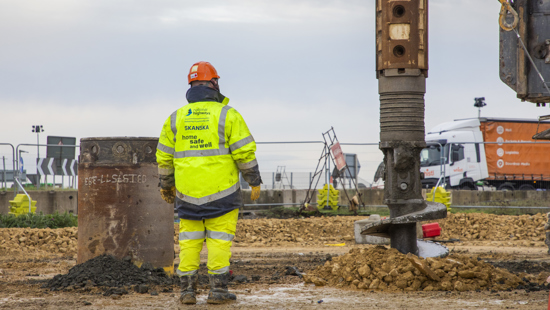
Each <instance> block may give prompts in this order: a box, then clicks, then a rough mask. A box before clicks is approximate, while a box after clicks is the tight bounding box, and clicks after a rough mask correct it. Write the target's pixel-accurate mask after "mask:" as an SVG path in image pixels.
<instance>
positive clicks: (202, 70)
mask: <svg viewBox="0 0 550 310" xmlns="http://www.w3.org/2000/svg"><path fill="white" fill-rule="evenodd" d="M219 78H220V76H219V75H218V72H217V71H216V68H214V66H212V64H210V63H209V62H206V61H199V62H197V63H195V64H193V65H192V66H191V69H190V70H189V75H188V76H187V80H188V81H189V84H191V82H193V81H210V80H211V79H219Z"/></svg>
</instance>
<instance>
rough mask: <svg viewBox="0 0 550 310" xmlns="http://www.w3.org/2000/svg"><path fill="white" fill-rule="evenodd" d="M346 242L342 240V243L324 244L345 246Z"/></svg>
mask: <svg viewBox="0 0 550 310" xmlns="http://www.w3.org/2000/svg"><path fill="white" fill-rule="evenodd" d="M345 245H346V243H345V242H343V243H327V244H325V246H345Z"/></svg>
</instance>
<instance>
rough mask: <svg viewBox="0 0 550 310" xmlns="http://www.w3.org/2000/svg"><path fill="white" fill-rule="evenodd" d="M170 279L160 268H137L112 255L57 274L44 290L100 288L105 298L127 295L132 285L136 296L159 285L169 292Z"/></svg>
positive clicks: (127, 261)
mask: <svg viewBox="0 0 550 310" xmlns="http://www.w3.org/2000/svg"><path fill="white" fill-rule="evenodd" d="M173 279H174V278H172V277H169V276H168V275H166V273H165V272H164V270H163V269H162V268H156V269H154V268H152V267H151V265H150V264H147V263H146V264H144V265H143V266H141V268H138V267H137V266H136V265H134V264H133V263H132V262H131V260H130V259H129V258H126V259H123V260H120V259H116V258H115V257H113V256H111V255H100V256H97V257H95V258H93V259H90V260H88V261H86V262H84V263H82V264H80V265H76V266H74V267H73V268H71V269H70V270H69V273H68V274H66V275H61V274H58V275H56V276H55V277H54V278H53V279H51V280H49V281H48V282H47V283H46V284H45V285H44V286H43V287H44V288H49V289H50V290H52V291H56V290H65V291H72V290H84V291H86V290H90V289H91V288H93V287H99V288H101V289H103V290H104V291H105V293H106V295H111V294H118V295H122V294H128V291H127V289H128V288H130V287H132V286H133V287H134V290H136V291H137V292H139V293H146V292H147V291H148V290H149V288H150V286H159V285H160V286H164V289H165V290H170V289H171V286H172V284H173V283H174V280H173Z"/></svg>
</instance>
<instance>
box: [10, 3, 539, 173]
mask: <svg viewBox="0 0 550 310" xmlns="http://www.w3.org/2000/svg"><path fill="white" fill-rule="evenodd" d="M499 9H500V4H499V3H498V1H495V0H460V1H448V0H432V1H430V3H429V57H430V59H429V65H430V70H429V78H428V80H427V93H426V97H425V98H426V128H427V129H430V128H431V127H433V126H435V125H437V124H439V123H441V122H446V121H451V120H453V119H456V118H467V117H475V116H477V109H475V108H474V107H473V103H474V97H481V96H484V97H485V98H486V102H487V104H488V106H487V107H485V108H483V110H482V116H492V117H521V118H536V117H538V116H539V115H543V114H548V110H546V109H544V108H536V107H535V105H534V104H532V103H525V102H523V103H522V102H520V100H518V99H516V95H515V93H514V92H513V91H512V90H511V89H509V88H508V87H507V86H506V85H504V84H503V83H502V82H501V81H500V79H499V76H498V54H499V51H498V43H499V37H498V36H499V27H498V13H499ZM374 10H375V2H374V0H367V1H366V0H346V1H336V0H334V1H331V0H316V1H308V0H292V1H290V0H288V1H287V0H278V1H267V0H254V1H252V0H234V1H227V0H226V1H215V0H214V1H187V0H179V1H176V0H156V1H144V0H135V1H130V0H118V1H112V0H109V1H108V0H93V1H92V0H78V1H76V0H71V1H70V0H48V1H43V0H35V1H33V0H11V1H9V0H0V42H2V45H1V46H2V48H0V106H1V109H0V115H1V117H0V143H12V144H14V145H17V144H19V143H35V142H36V135H35V134H33V133H32V132H31V126H32V125H35V124H40V125H43V126H44V128H45V132H44V133H43V134H42V135H41V143H45V142H46V135H57V136H72V137H77V139H80V138H83V137H103V136H152V137H155V136H158V135H159V133H160V129H161V126H162V123H163V122H164V120H165V119H166V118H167V117H168V116H169V115H170V113H171V112H172V111H174V110H175V109H177V108H179V107H181V106H183V105H184V104H186V101H185V93H186V91H187V88H188V86H187V80H186V79H187V72H188V70H189V67H190V66H191V65H192V64H193V63H194V62H196V61H200V60H205V61H209V62H211V63H212V64H213V65H214V66H215V67H216V68H217V70H218V73H219V74H220V76H221V79H220V85H221V90H222V93H223V94H224V95H226V96H227V97H229V98H230V99H231V102H230V105H231V106H233V107H234V108H236V109H237V110H238V111H239V112H240V113H241V114H242V115H243V116H244V118H245V120H246V121H247V123H248V126H249V127H250V129H251V131H252V133H253V135H254V138H255V140H256V141H289V140H290V141H292V140H321V139H322V136H321V133H322V132H324V131H326V130H328V129H330V127H331V126H333V127H334V128H335V130H336V133H337V135H338V137H339V139H340V141H342V142H375V143H376V142H378V135H379V101H378V91H377V90H378V88H377V87H378V82H377V80H376V77H375V70H374V69H375V58H374V52H375V40H374V36H375V18H374ZM26 149H27V150H28V151H29V154H26V155H25V156H28V157H29V160H28V161H29V162H30V161H32V159H33V158H34V157H35V156H36V150H35V149H33V148H26ZM320 151H321V148H320V146H316V147H309V148H308V149H307V150H306V149H304V148H302V147H298V146H292V147H287V146H285V147H284V148H276V149H273V148H272V149H269V148H268V147H265V148H263V149H260V147H259V150H258V154H259V156H258V157H259V161H260V167H261V168H262V170H264V171H275V169H276V166H277V165H285V166H287V171H312V170H314V168H315V165H316V163H317V158H318V155H319V153H320ZM344 152H357V153H359V154H362V155H360V156H359V157H360V158H359V159H360V160H362V165H363V167H364V169H365V170H364V172H363V173H362V175H361V176H362V177H365V178H367V179H369V180H370V178H371V177H372V172H373V171H374V170H375V169H376V166H377V165H378V162H379V161H380V160H381V158H382V155H381V153H380V151H378V150H377V148H376V147H371V148H370V150H369V151H365V150H358V149H357V148H355V149H353V148H351V147H350V148H348V149H346V148H344ZM44 153H45V152H44ZM0 155H3V156H8V157H9V158H11V151H10V150H9V148H6V147H0ZM40 155H41V157H44V156H43V153H42V151H41V154H40ZM262 159H263V160H264V161H263V164H262ZM28 167H29V169H33V168H30V166H28ZM31 172H33V171H31ZM367 173H368V174H367Z"/></svg>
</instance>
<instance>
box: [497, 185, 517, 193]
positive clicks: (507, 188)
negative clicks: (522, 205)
mask: <svg viewBox="0 0 550 310" xmlns="http://www.w3.org/2000/svg"><path fill="white" fill-rule="evenodd" d="M498 190H499V191H506V192H507V191H513V190H514V186H513V185H510V184H501V185H500V186H499V187H498Z"/></svg>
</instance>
